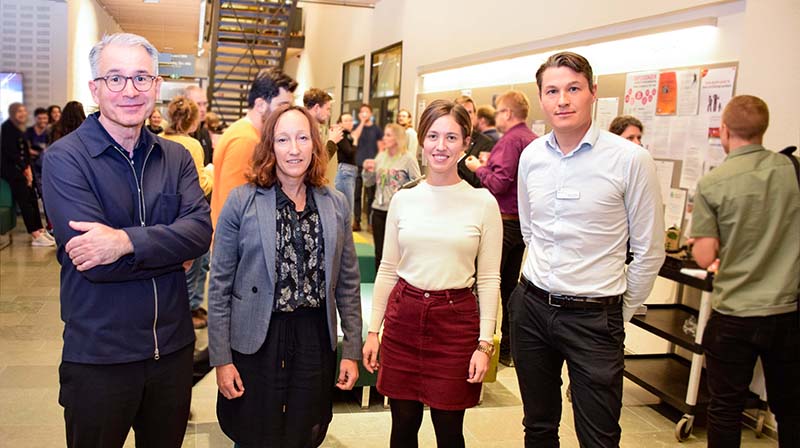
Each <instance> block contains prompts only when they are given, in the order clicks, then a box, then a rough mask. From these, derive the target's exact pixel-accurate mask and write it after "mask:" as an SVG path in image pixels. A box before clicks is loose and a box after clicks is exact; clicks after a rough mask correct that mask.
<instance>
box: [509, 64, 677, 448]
mask: <svg viewBox="0 0 800 448" xmlns="http://www.w3.org/2000/svg"><path fill="white" fill-rule="evenodd" d="M592 80H593V75H592V68H591V65H589V62H588V61H587V60H586V59H585V58H583V57H582V56H580V55H577V54H575V53H558V54H555V55H553V56H551V57H550V58H549V59H548V60H547V61H546V62H545V63H544V64H542V66H541V67H540V68H539V70H538V71H537V73H536V82H537V84H538V86H539V102H540V105H541V107H542V110H543V111H544V114H545V117H546V119H547V121H548V124H549V125H550V126H551V127H552V129H553V131H552V132H551V133H549V134H547V135H544V136H543V137H541V138H539V139H537V140H535V141H534V142H532V143H531V144H530V145H529V146H528V147H527V148H526V149H525V151H524V152H523V153H522V157H521V158H520V163H519V173H518V179H519V184H518V193H519V217H520V225H521V229H522V237H523V240H524V241H525V244H526V245H527V248H528V258H527V260H526V262H525V264H524V266H523V270H522V278H521V279H520V284H519V285H518V286H517V288H516V290H515V291H514V294H513V295H512V297H511V304H510V310H511V313H510V314H511V316H510V320H511V345H512V354H513V356H514V362H515V364H516V367H517V378H518V381H519V385H520V392H521V394H522V401H523V406H524V411H525V419H524V421H523V424H524V426H525V445H526V446H537V447H557V446H558V426H559V421H560V419H561V368H562V365H563V363H564V361H566V362H567V366H568V368H569V376H570V381H571V389H572V405H573V409H574V415H575V431H576V433H577V436H578V440H579V442H580V445H581V446H582V447H602V448H609V447H615V446H618V445H619V440H620V435H621V429H620V427H619V417H620V411H621V407H622V371H623V368H624V356H623V342H624V339H625V328H624V322H625V321H627V320H629V319H630V318H631V317H632V316H633V313H634V311H635V310H636V309H637V308H638V307H639V305H640V304H641V303H642V302H644V301H645V299H646V298H647V296H648V295H649V294H650V290H651V289H652V287H653V283H654V282H655V278H656V276H657V275H658V270H659V268H660V267H661V265H662V264H663V262H664V216H663V204H662V201H661V194H660V191H659V186H658V178H657V176H656V170H655V164H654V163H653V160H652V158H651V157H650V155H649V154H648V153H647V151H646V150H644V149H643V148H641V147H639V146H637V145H635V144H633V143H631V142H629V141H627V140H625V139H623V138H620V137H619V136H616V135H613V134H611V133H610V132H607V131H605V130H601V129H598V128H597V127H595V126H594V125H593V124H592V104H593V103H594V101H595V99H596V85H594V83H593V81H592ZM628 239H630V245H631V251H632V252H633V254H634V259H633V262H632V263H631V264H630V266H629V267H628V269H627V271H626V269H625V257H626V243H627V241H628Z"/></svg>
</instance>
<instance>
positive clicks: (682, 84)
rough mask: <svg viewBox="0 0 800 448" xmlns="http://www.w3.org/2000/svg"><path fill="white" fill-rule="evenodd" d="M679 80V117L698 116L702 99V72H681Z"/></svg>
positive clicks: (694, 70)
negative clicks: (699, 102)
mask: <svg viewBox="0 0 800 448" xmlns="http://www.w3.org/2000/svg"><path fill="white" fill-rule="evenodd" d="M677 75H678V76H677V78H678V110H677V112H678V115H697V104H698V100H699V98H700V70H699V69H692V70H681V71H679V72H677Z"/></svg>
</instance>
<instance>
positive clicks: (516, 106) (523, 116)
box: [497, 90, 531, 120]
mask: <svg viewBox="0 0 800 448" xmlns="http://www.w3.org/2000/svg"><path fill="white" fill-rule="evenodd" d="M501 104H503V105H505V106H506V107H508V109H509V110H510V111H511V114H512V115H513V116H514V117H516V118H518V119H520V120H527V119H528V111H530V110H531V102H530V101H528V96H527V95H525V94H524V93H522V92H520V91H519V90H509V91H508V92H506V93H504V94H502V95H500V96H499V97H497V107H498V108H499V107H500V105H501Z"/></svg>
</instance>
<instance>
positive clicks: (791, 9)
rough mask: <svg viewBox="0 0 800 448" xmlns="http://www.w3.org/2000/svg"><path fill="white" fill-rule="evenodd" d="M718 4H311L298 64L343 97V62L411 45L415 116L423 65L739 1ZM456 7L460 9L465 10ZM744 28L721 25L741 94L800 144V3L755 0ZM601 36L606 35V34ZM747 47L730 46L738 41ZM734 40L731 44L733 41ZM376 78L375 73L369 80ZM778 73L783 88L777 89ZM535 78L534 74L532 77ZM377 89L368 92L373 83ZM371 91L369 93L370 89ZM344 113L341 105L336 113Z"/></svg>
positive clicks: (690, 0) (414, 0)
mask: <svg viewBox="0 0 800 448" xmlns="http://www.w3.org/2000/svg"><path fill="white" fill-rule="evenodd" d="M733 3H734V2H729V1H717V0H674V1H670V2H664V1H662V0H640V1H637V2H631V1H629V0H608V1H605V2H590V1H584V2H581V4H580V5H576V4H575V2H550V3H541V2H531V1H529V0H507V1H505V2H503V3H502V7H496V6H488V5H487V3H486V2H485V1H479V0H462V1H460V2H458V3H457V4H456V3H453V2H431V1H426V0H382V1H380V2H378V3H377V5H376V8H375V9H374V10H368V9H361V8H345V7H337V6H321V5H309V4H303V7H304V9H305V10H306V50H305V51H304V52H303V54H302V56H301V58H300V60H299V61H298V64H297V67H298V70H299V72H298V74H297V76H298V78H300V79H301V82H302V83H303V84H304V85H305V84H308V85H311V84H314V85H315V86H317V87H321V88H324V87H326V86H335V87H336V91H337V98H336V100H337V101H339V100H340V97H339V95H340V93H341V92H340V89H341V70H342V63H343V62H345V61H347V60H349V59H352V58H354V57H357V56H360V55H363V54H366V55H369V53H370V52H371V51H374V50H377V49H380V48H382V47H385V46H387V45H390V44H393V43H395V42H398V41H403V77H402V85H401V98H400V100H401V107H408V108H411V109H412V110H413V106H414V100H415V97H416V90H417V89H416V87H417V80H418V76H417V75H418V70H419V69H420V67H425V66H429V65H432V64H437V63H441V62H442V61H450V60H457V59H459V58H464V57H467V56H470V55H476V54H481V53H484V54H486V53H488V54H491V53H492V52H493V51H497V50H498V49H506V48H508V47H510V46H514V45H524V44H525V43H530V42H536V41H542V40H545V39H550V40H551V41H553V42H558V40H559V36H565V35H567V34H571V33H579V32H584V33H588V34H589V35H591V34H592V33H593V32H597V33H600V32H602V30H603V29H604V28H608V27H611V26H615V27H624V26H626V25H627V24H629V23H631V22H636V21H642V20H651V19H653V20H656V19H660V18H664V17H667V16H671V15H677V14H685V13H687V10H688V11H689V12H691V10H696V9H697V8H701V7H708V6H718V5H725V4H733ZM456 5H457V6H456ZM736 22H737V23H744V26H743V27H742V28H743V29H741V30H740V29H733V28H729V27H725V26H724V23H723V24H721V25H720V28H721V33H720V35H721V37H722V39H721V40H720V42H719V49H718V52H719V53H724V54H739V55H740V57H739V63H740V71H739V82H738V84H737V93H750V94H754V95H758V96H762V97H763V98H764V99H765V100H767V102H768V103H769V105H770V108H771V111H772V123H771V125H770V130H769V132H768V135H767V142H766V143H767V145H768V146H769V145H772V146H775V147H777V146H779V145H780V146H781V147H783V146H785V145H788V144H791V143H794V144H796V143H797V142H798V140H800V119H798V114H797V112H796V105H797V104H798V103H800V76H798V75H797V73H798V72H800V47H798V46H800V2H797V1H796V0H749V1H747V3H746V10H745V12H744V17H737V18H736ZM598 30H599V31H598ZM742 33H743V34H744V37H743V38H742V37H739V39H737V40H738V41H740V42H742V41H743V42H744V43H743V44H741V46H740V48H731V45H730V42H731V39H732V38H735V37H736V36H737V35H738V36H741V34H742ZM726 36H727V38H726ZM368 76H369V73H368V72H367V79H369V78H368ZM776 76H777V77H779V78H780V82H776ZM532 77H533V73H531V78H532ZM367 88H368V86H367ZM365 93H366V92H365ZM337 114H338V108H337V107H334V116H336V115H337Z"/></svg>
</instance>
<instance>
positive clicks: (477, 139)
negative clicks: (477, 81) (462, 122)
mask: <svg viewBox="0 0 800 448" xmlns="http://www.w3.org/2000/svg"><path fill="white" fill-rule="evenodd" d="M453 101H454V102H455V103H456V104H460V105H461V106H464V109H466V110H467V113H468V114H469V118H470V119H471V120H472V134H470V136H469V141H470V142H469V149H467V151H466V154H465V157H464V158H463V159H461V160H460V161H459V162H458V175H459V177H461V178H462V179H464V180H465V181H467V183H468V184H470V185H472V186H473V187H475V188H480V187H481V186H482V185H481V179H480V177H478V176H477V175H476V174H475V172H474V171H475V170H470V169H469V168H467V164H466V160H467V159H468V158H470V157H472V158H474V159H476V160H477V159H478V158H480V155H481V153H482V152H487V153H488V152H490V151H491V150H492V148H493V147H494V142H493V141H492V139H490V138H489V137H487V136H485V135H483V134H482V133H481V131H479V130H478V114H477V110H476V107H475V102H474V101H472V98H470V97H468V96H467V95H461V96H460V97H458V98H456V99H455V100H453Z"/></svg>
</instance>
